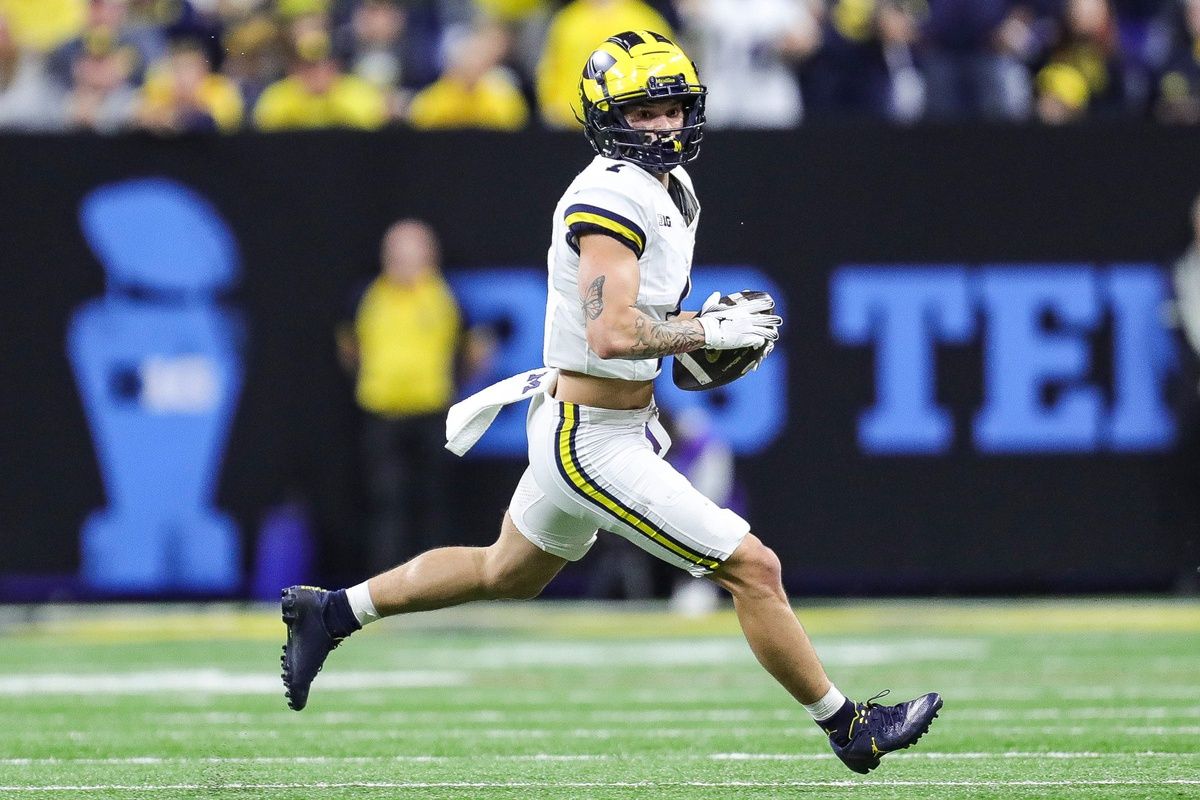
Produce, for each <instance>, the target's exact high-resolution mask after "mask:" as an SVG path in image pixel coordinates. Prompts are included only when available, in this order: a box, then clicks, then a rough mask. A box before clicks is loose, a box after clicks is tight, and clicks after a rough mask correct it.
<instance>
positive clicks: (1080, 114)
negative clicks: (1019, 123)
mask: <svg viewBox="0 0 1200 800" xmlns="http://www.w3.org/2000/svg"><path fill="white" fill-rule="evenodd" d="M1036 83H1037V102H1036V103H1035V106H1034V107H1035V110H1036V111H1037V118H1038V121H1039V122H1042V123H1044V124H1046V125H1066V124H1068V123H1071V122H1078V121H1079V120H1081V119H1083V118H1084V116H1085V115H1086V114H1087V110H1088V101H1089V100H1090V97H1089V90H1088V82H1087V78H1085V77H1084V76H1083V74H1082V73H1081V72H1080V71H1079V70H1077V69H1076V68H1075V67H1073V66H1071V65H1070V64H1063V63H1060V62H1053V63H1051V64H1048V65H1046V66H1045V67H1042V69H1041V71H1039V72H1038V74H1037V81H1036Z"/></svg>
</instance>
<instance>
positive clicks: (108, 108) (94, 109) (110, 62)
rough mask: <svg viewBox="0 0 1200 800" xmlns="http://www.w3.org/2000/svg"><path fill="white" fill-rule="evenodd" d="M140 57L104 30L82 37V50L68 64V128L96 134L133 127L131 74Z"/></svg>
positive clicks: (133, 96)
mask: <svg viewBox="0 0 1200 800" xmlns="http://www.w3.org/2000/svg"><path fill="white" fill-rule="evenodd" d="M139 61H140V58H139V56H138V54H137V51H136V50H135V49H134V48H133V47H132V46H129V45H121V44H120V43H119V42H118V41H117V40H116V38H115V37H114V36H113V35H112V34H111V33H110V32H109V31H108V30H106V29H104V28H96V29H93V30H91V31H88V32H87V33H85V34H84V42H83V46H82V48H81V50H80V51H79V52H78V53H77V55H76V56H75V59H74V61H73V62H72V64H71V89H70V91H69V92H68V93H67V98H66V103H65V115H66V124H67V127H69V128H73V129H76V130H91V131H95V132H97V133H117V132H119V131H122V130H127V129H129V128H131V127H132V126H133V122H134V114H135V112H136V111H137V92H136V91H135V90H134V88H133V84H132V80H131V76H132V75H133V73H134V71H135V69H136V67H137V64H138V63H139Z"/></svg>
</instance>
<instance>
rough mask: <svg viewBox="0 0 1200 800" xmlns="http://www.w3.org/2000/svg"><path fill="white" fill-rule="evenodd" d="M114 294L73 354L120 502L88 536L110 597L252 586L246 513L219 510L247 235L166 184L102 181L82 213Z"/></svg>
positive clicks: (92, 570)
mask: <svg viewBox="0 0 1200 800" xmlns="http://www.w3.org/2000/svg"><path fill="white" fill-rule="evenodd" d="M79 218H80V223H81V225H82V227H83V232H84V234H85V237H86V239H87V243H88V245H89V246H90V247H91V249H92V251H93V252H94V253H95V255H96V258H97V259H98V261H99V262H100V265H101V266H102V267H103V268H104V271H105V274H106V277H107V281H106V286H107V291H106V293H105V294H104V295H103V296H102V297H99V298H96V299H93V300H90V301H88V302H86V303H85V304H84V305H82V306H80V307H79V308H78V309H76V310H75V312H74V313H73V314H72V316H71V320H70V326H69V330H68V332H67V348H68V355H69V356H70V360H71V365H72V367H73V368H74V371H75V378H76V382H77V383H78V386H79V393H80V396H81V398H82V400H83V405H84V410H85V412H86V415H87V420H88V425H89V427H90V428H91V431H92V438H93V441H94V443H95V447H96V457H97V461H99V464H100V468H101V472H102V473H103V477H104V488H105V492H106V494H107V499H108V505H107V506H106V507H105V508H100V509H97V510H95V511H93V512H92V513H91V514H90V515H89V516H88V518H87V520H86V521H85V522H84V525H83V530H82V533H81V544H82V546H81V572H82V575H83V577H84V579H85V580H86V581H87V583H88V584H89V585H90V586H91V587H92V588H95V589H99V590H101V591H110V592H119V593H128V592H161V591H172V590H174V591H187V592H203V593H213V592H217V593H221V592H229V591H233V590H235V589H237V587H238V585H239V583H240V581H241V567H240V562H241V553H240V542H239V538H238V532H237V528H236V527H235V525H234V522H233V520H232V519H231V518H230V517H229V516H228V515H227V514H225V513H223V512H222V511H220V510H219V509H217V508H215V507H214V502H215V496H216V490H217V484H218V477H219V471H220V466H221V463H222V461H223V458H222V454H223V452H224V449H225V443H226V440H227V438H228V433H229V426H230V423H231V422H232V419H233V412H234V408H235V407H236V405H237V398H238V395H239V393H240V390H241V384H242V364H241V354H240V340H241V328H242V325H241V319H240V317H239V315H238V314H237V312H236V311H234V310H231V309H230V308H228V307H226V306H225V305H224V304H223V303H222V302H220V300H219V295H220V294H221V293H222V292H225V291H227V290H228V289H230V288H231V287H232V286H233V285H234V284H235V283H236V281H237V276H238V269H239V267H238V255H237V248H236V245H235V243H234V240H233V236H232V234H231V233H230V231H229V228H228V226H227V225H226V224H225V221H224V220H223V219H222V218H221V217H220V215H219V214H218V213H217V211H216V210H215V209H214V208H213V207H212V206H211V205H210V204H209V203H208V202H207V201H206V200H205V199H204V198H202V197H200V196H199V195H197V194H196V193H195V192H193V191H192V190H191V189H189V188H187V187H185V186H182V185H180V184H177V183H175V182H173V181H169V180H165V179H154V178H152V179H144V180H133V181H126V182H123V183H116V184H110V185H107V186H102V187H100V188H98V189H96V190H95V191H93V192H92V193H90V194H89V195H88V196H87V197H85V198H84V200H83V204H82V206H81V208H80V212H79Z"/></svg>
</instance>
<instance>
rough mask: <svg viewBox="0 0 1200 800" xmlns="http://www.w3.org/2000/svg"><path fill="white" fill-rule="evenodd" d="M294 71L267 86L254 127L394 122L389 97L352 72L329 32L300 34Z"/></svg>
mask: <svg viewBox="0 0 1200 800" xmlns="http://www.w3.org/2000/svg"><path fill="white" fill-rule="evenodd" d="M294 49H295V53H294V59H293V63H292V69H291V73H290V74H289V75H288V76H287V77H286V78H283V79H282V80H279V81H276V82H275V83H273V84H271V85H270V86H268V87H267V88H266V89H265V90H263V93H262V96H261V97H259V98H258V103H256V104H255V106H254V125H255V127H256V128H258V129H259V130H263V131H279V130H296V129H311V128H359V129H363V130H374V129H376V128H380V127H382V126H383V125H384V123H386V122H387V121H388V109H387V98H386V96H385V95H384V93H383V92H382V91H381V90H380V89H379V88H378V87H377V86H374V85H373V84H371V83H370V82H368V81H366V80H363V79H362V78H360V77H358V76H356V75H347V74H345V73H344V72H342V70H341V68H340V67H339V66H338V63H337V60H336V59H334V58H333V53H332V45H331V42H330V39H329V34H328V32H326V31H324V30H308V31H305V32H304V33H303V34H301V35H300V36H298V37H297V39H296V41H295V45H294Z"/></svg>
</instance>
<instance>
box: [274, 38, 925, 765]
mask: <svg viewBox="0 0 1200 800" xmlns="http://www.w3.org/2000/svg"><path fill="white" fill-rule="evenodd" d="M705 93H706V90H705V88H704V86H703V85H702V84H701V83H700V79H699V76H698V75H697V72H696V67H695V65H694V64H693V63H692V62H691V61H690V60H689V59H688V57H687V56H686V55H685V54H684V53H683V51H682V50H681V49H680V48H679V47H678V46H677V45H676V44H675V43H674V42H672V41H670V40H669V39H668V38H667V37H665V36H662V35H660V34H658V33H654V32H652V31H627V32H625V33H621V34H618V35H616V36H612V37H610V38H609V39H607V40H606V41H604V42H603V43H601V44H600V46H599V47H597V48H596V50H595V51H594V52H593V53H592V55H591V57H590V58H589V59H588V62H587V64H586V65H585V66H584V70H583V77H582V80H581V82H580V101H581V104H582V115H583V119H582V121H583V124H584V130H585V132H586V135H587V138H588V139H589V141H590V142H591V144H592V147H593V148H594V149H595V150H596V152H597V156H596V158H595V159H593V161H592V162H591V164H589V165H588V166H587V167H586V168H585V169H584V170H583V171H582V172H581V173H580V174H579V175H578V177H576V178H575V180H574V181H573V182H572V183H571V185H570V186H569V187H567V190H566V192H565V193H564V194H563V196H562V199H561V200H560V201H559V203H558V206H557V208H556V209H555V212H554V229H553V238H552V240H551V244H550V251H549V256H548V261H549V300H548V305H547V308H546V328H545V331H546V334H545V343H544V350H543V356H544V360H545V367H546V368H547V369H543V370H541V371H538V372H533V373H530V374H529V376H528V377H529V380H528V382H527V383H526V384H525V386H524V387H523V388H522V389H520V390H517V392H516V394H515V395H514V396H513V397H512V398H511V399H513V400H515V399H518V398H520V399H525V398H526V397H529V396H532V399H531V400H530V408H529V415H528V422H527V433H528V439H529V467H528V468H527V469H526V471H525V474H524V476H523V477H522V478H521V480H520V483H519V484H518V486H517V488H516V490H515V492H514V494H513V497H512V502H511V504H510V506H509V509H508V511H507V512H506V513H505V515H504V518H503V522H502V523H501V527H500V535H499V538H498V539H497V541H496V542H495V543H494V544H492V545H490V546H489V547H482V548H472V547H449V548H442V549H438V550H431V551H429V552H426V553H424V554H422V555H420V556H418V557H416V558H414V559H413V560H412V561H409V562H408V563H405V564H402V565H400V566H398V567H396V568H394V569H392V570H390V571H388V572H385V573H383V574H381V575H377V576H376V577H374V578H371V579H370V580H369V581H365V582H363V583H361V584H358V585H357V586H353V587H351V588H349V589H345V590H340V591H336V592H328V591H324V590H321V589H316V588H313V587H302V586H294V587H291V588H289V589H286V590H284V592H283V599H282V606H283V617H284V621H285V623H286V624H287V643H286V644H285V645H284V653H283V680H284V684H285V685H286V687H287V697H288V704H289V705H290V706H291V707H292V708H294V709H296V710H300V709H302V708H304V706H305V703H306V702H307V700H308V692H309V687H310V684H311V683H312V680H313V678H314V677H315V676H316V674H317V672H318V671H319V670H320V668H321V665H322V664H323V662H324V660H325V657H326V655H327V654H328V653H329V651H330V650H332V649H333V648H334V647H336V646H337V645H338V644H339V643H340V642H341V641H342V640H343V639H344V638H345V637H347V636H349V635H350V634H351V633H353V632H354V631H356V630H358V628H360V627H361V626H362V625H364V624H367V623H369V622H372V621H374V620H377V619H379V618H380V617H386V616H391V615H393V614H404V613H410V612H414V611H426V610H429V609H435V608H443V607H446V606H451V605H455V604H458V603H465V602H468V601H471V600H482V599H496V598H531V597H534V596H536V595H537V594H538V593H540V592H541V590H542V589H543V588H544V587H545V586H546V584H548V583H549V582H550V580H551V579H552V578H553V577H554V576H555V575H556V574H558V572H559V570H560V569H561V568H562V567H563V565H564V564H566V563H567V562H568V561H575V560H577V559H580V558H582V557H583V556H584V554H586V553H587V551H588V549H589V548H590V547H591V545H592V543H593V542H594V541H595V538H596V534H597V531H598V529H603V530H607V531H611V532H613V533H616V534H618V535H620V536H623V537H624V538H626V539H628V540H629V541H631V542H633V543H634V544H636V545H637V546H639V547H642V548H644V549H645V550H647V551H649V552H650V553H652V554H654V555H655V556H657V557H659V558H661V559H663V560H665V561H668V562H670V563H672V564H674V565H676V566H678V567H680V568H682V569H685V570H687V571H689V572H691V573H692V574H694V575H698V576H704V577H707V578H709V579H711V580H713V581H715V582H716V583H717V584H718V585H720V586H722V587H723V588H725V589H726V590H728V591H729V593H730V594H731V595H732V596H733V601H734V608H735V609H736V612H737V617H738V620H739V622H740V623H741V626H742V630H743V631H744V633H745V636H746V639H747V641H748V642H749V644H750V647H751V649H752V650H753V651H754V654H755V656H757V658H758V660H759V662H761V664H762V665H763V667H765V668H766V670H767V671H768V672H769V673H770V674H771V675H772V676H774V678H775V679H776V680H778V681H779V682H780V683H781V684H782V685H783V686H784V687H785V688H786V689H787V690H788V691H789V692H790V693H791V694H792V696H793V697H795V698H796V700H797V701H799V703H801V704H802V705H803V706H804V708H805V710H807V711H808V712H809V713H810V714H811V715H812V717H813V719H814V720H816V721H817V723H818V724H819V725H820V726H821V727H822V728H823V729H824V730H825V731H826V732H827V733H828V734H829V739H830V744H831V745H832V747H833V750H834V752H835V753H836V754H837V755H838V757H839V758H841V760H842V761H843V762H845V764H846V765H847V766H848V767H849V768H850V769H852V770H854V771H856V772H861V773H866V772H868V771H869V770H871V769H874V768H875V767H876V766H878V764H879V758H880V756H882V755H884V754H886V753H888V752H891V751H893V750H898V749H900V748H904V747H908V746H909V745H911V744H913V743H914V742H915V741H917V739H918V738H919V737H920V736H921V735H922V734H923V733H924V732H925V731H926V730H927V729H928V727H929V725H930V723H931V722H932V720H933V718H934V717H935V716H937V713H938V709H939V708H941V705H942V700H941V698H940V697H939V696H938V695H937V694H936V693H930V694H927V695H924V696H922V697H919V698H917V699H915V700H910V701H908V702H905V703H900V704H899V705H894V706H885V705H879V704H876V703H875V702H874V701H875V699H877V697H879V696H881V695H877V696H876V698H872V699H871V700H868V701H867V702H865V703H855V702H853V701H851V700H848V699H847V698H846V697H844V696H843V695H842V694H841V692H839V691H838V690H837V688H836V687H835V686H834V685H833V684H832V683H831V682H830V680H829V678H828V677H827V676H826V674H825V670H824V669H823V668H822V666H821V662H820V661H819V659H818V658H817V654H816V652H815V650H814V649H813V646H812V644H811V642H810V641H809V639H808V636H807V635H806V633H805V631H804V628H803V627H802V626H801V624H800V622H799V621H798V620H797V618H796V615H795V614H794V613H793V611H792V608H791V606H790V604H789V603H788V598H787V595H786V594H785V592H784V590H783V584H782V580H781V576H780V572H781V571H780V563H779V559H778V558H777V557H776V555H775V553H774V552H773V551H772V550H771V549H770V548H769V547H767V546H766V545H765V544H764V543H763V542H762V541H761V540H760V539H759V538H758V537H757V536H755V535H754V534H752V533H750V526H749V525H748V524H747V523H746V521H745V520H743V519H742V518H741V517H739V516H738V515H737V514H735V513H734V512H732V511H730V510H728V509H724V508H720V507H718V506H717V505H716V504H714V503H713V502H712V501H711V500H709V499H708V498H707V497H705V496H704V495H702V494H700V493H699V492H698V491H697V490H696V489H695V488H694V487H692V485H691V484H690V483H688V481H687V479H686V478H684V477H683V476H682V475H681V474H680V473H678V472H677V471H676V470H675V469H674V468H672V467H671V466H670V465H669V464H668V463H667V462H666V461H665V460H664V459H663V458H662V450H663V449H664V447H665V445H666V442H665V441H664V439H665V436H664V435H663V431H662V428H661V426H659V425H658V424H657V420H656V416H657V410H656V408H655V405H654V397H653V388H652V387H653V383H652V382H653V380H654V378H655V376H656V375H658V372H659V369H660V365H661V359H662V358H663V357H664V356H670V355H675V354H678V353H686V352H690V351H693V350H699V349H709V350H716V351H722V350H732V349H740V348H759V349H761V350H762V352H763V354H764V356H765V353H766V352H768V351H769V344H770V343H771V342H773V341H774V340H775V339H776V338H777V336H778V326H779V325H780V323H781V320H780V318H779V317H777V316H775V315H774V314H773V313H772V311H773V307H774V303H773V301H772V300H771V299H770V298H769V297H766V296H764V295H762V293H757V292H755V293H749V294H739V295H735V296H733V297H734V298H735V299H733V300H731V299H730V298H723V299H722V301H721V302H715V298H710V301H709V302H708V303H705V305H704V307H703V308H702V309H701V311H700V312H698V313H697V312H685V311H681V310H680V304H681V303H682V301H683V299H684V298H685V297H686V296H687V294H688V290H689V288H690V285H689V283H690V281H689V272H690V270H691V265H692V248H693V245H694V243H695V236H696V225H697V222H698V220H699V216H700V204H699V203H698V202H697V200H696V195H695V192H694V190H693V187H692V181H691V179H690V178H689V177H688V174H687V172H686V171H685V170H684V167H683V165H684V164H686V163H688V162H690V161H691V160H693V159H694V158H696V156H697V155H698V154H699V152H700V143H701V140H702V138H703V130H704V100H705ZM502 383H503V382H502ZM543 384H545V385H543ZM518 385H519V384H518ZM500 386H501V384H497V387H500ZM535 387H537V388H536V390H535ZM531 390H534V391H533V394H532V395H529V392H530V391H531ZM481 394H482V393H481ZM501 402H508V400H503V401H501ZM489 419H490V417H489Z"/></svg>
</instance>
